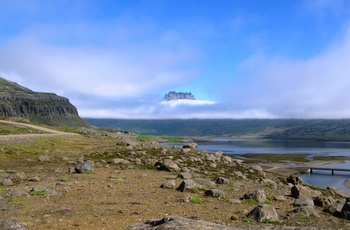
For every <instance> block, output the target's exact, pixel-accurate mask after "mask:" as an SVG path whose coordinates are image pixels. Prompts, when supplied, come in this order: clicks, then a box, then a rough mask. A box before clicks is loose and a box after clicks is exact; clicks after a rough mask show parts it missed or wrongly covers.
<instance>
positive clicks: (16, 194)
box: [11, 190, 27, 197]
mask: <svg viewBox="0 0 350 230" xmlns="http://www.w3.org/2000/svg"><path fill="white" fill-rule="evenodd" d="M26 195H27V192H25V191H23V190H13V191H11V196H12V197H21V196H26Z"/></svg>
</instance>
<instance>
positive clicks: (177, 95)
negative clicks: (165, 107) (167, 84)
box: [163, 91, 196, 101]
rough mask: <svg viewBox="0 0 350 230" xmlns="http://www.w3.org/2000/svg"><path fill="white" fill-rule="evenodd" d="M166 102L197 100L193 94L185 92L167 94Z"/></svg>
mask: <svg viewBox="0 0 350 230" xmlns="http://www.w3.org/2000/svg"><path fill="white" fill-rule="evenodd" d="M163 100H164V101H174V100H196V99H195V97H194V95H192V93H187V92H186V93H183V92H179V93H178V92H175V91H170V92H169V93H167V94H165V96H164V99H163Z"/></svg>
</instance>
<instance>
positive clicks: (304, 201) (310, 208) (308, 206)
mask: <svg viewBox="0 0 350 230" xmlns="http://www.w3.org/2000/svg"><path fill="white" fill-rule="evenodd" d="M293 205H294V206H295V207H296V208H295V209H294V212H295V213H299V214H303V215H305V216H315V217H320V215H319V214H318V212H317V211H316V210H315V208H314V201H313V200H312V199H311V198H299V199H297V200H296V201H295V202H294V204H293Z"/></svg>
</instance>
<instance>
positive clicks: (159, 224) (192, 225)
mask: <svg viewBox="0 0 350 230" xmlns="http://www.w3.org/2000/svg"><path fill="white" fill-rule="evenodd" d="M156 229H159V230H171V229H173V230H202V229H206V230H214V229H215V230H231V229H234V228H231V227H228V226H224V225H220V224H216V223H212V222H207V221H203V220H192V219H186V218H183V217H178V216H168V217H165V218H163V219H155V220H147V221H144V222H140V223H137V224H134V225H132V226H130V227H128V228H127V230H156Z"/></svg>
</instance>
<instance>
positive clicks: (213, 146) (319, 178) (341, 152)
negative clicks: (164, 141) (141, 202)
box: [170, 140, 350, 192]
mask: <svg viewBox="0 0 350 230" xmlns="http://www.w3.org/2000/svg"><path fill="white" fill-rule="evenodd" d="M170 145H177V146H179V147H180V146H182V144H179V143H177V144H175V143H172V144H170ZM198 149H199V150H206V151H208V152H212V153H213V152H215V151H223V152H224V154H226V155H231V156H236V157H244V155H245V154H306V155H307V158H308V159H310V160H311V159H313V157H315V156H343V157H350V143H349V142H329V141H266V140H249V141H247V140H244V141H242V140H215V142H198ZM286 167H288V165H287V164H286ZM321 167H338V168H349V169H350V161H346V162H345V163H344V164H329V165H326V166H321ZM302 178H303V179H304V181H305V182H307V183H309V184H313V185H316V186H320V187H323V188H326V187H327V186H334V187H336V188H337V189H342V190H344V191H348V192H350V189H348V188H346V187H345V186H344V185H343V182H344V181H345V180H350V173H344V172H336V173H335V175H333V176H332V175H331V172H328V171H324V172H321V171H320V172H315V173H314V174H310V173H306V174H303V175H302Z"/></svg>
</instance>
